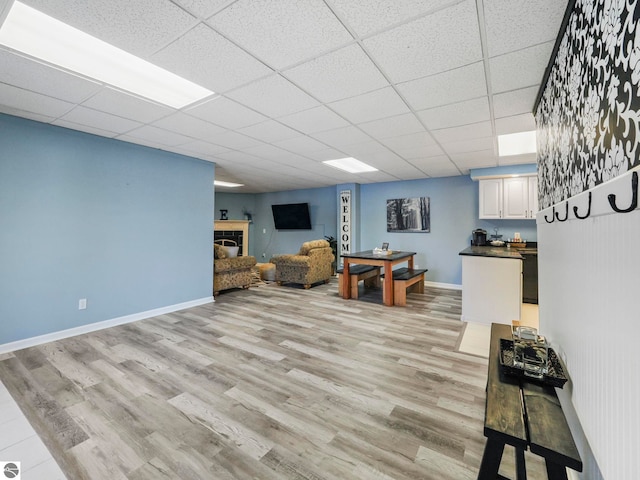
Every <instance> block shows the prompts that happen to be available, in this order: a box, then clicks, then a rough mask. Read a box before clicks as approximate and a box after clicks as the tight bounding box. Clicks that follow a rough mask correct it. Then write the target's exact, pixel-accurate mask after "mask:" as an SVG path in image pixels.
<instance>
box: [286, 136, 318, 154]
mask: <svg viewBox="0 0 640 480" xmlns="http://www.w3.org/2000/svg"><path fill="white" fill-rule="evenodd" d="M274 145H276V146H278V147H280V148H283V149H285V150H289V151H290V152H294V153H299V154H300V155H306V154H307V153H312V152H319V151H321V150H325V149H326V148H327V146H326V145H325V144H323V143H320V142H319V141H317V140H315V139H313V138H311V137H307V136H306V135H300V136H299V137H295V138H290V139H288V140H282V141H280V142H274Z"/></svg>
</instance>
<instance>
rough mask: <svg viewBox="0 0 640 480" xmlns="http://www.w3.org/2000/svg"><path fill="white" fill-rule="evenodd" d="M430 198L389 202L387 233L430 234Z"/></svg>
mask: <svg viewBox="0 0 640 480" xmlns="http://www.w3.org/2000/svg"><path fill="white" fill-rule="evenodd" d="M430 231H431V213H430V211H429V197H416V198H395V199H392V200H387V232H413V233H429V232H430Z"/></svg>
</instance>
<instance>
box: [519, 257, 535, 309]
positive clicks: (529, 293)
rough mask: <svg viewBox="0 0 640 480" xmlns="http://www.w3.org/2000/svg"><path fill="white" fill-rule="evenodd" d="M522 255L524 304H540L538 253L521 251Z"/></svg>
mask: <svg viewBox="0 0 640 480" xmlns="http://www.w3.org/2000/svg"><path fill="white" fill-rule="evenodd" d="M520 255H522V303H535V304H537V303H538V251H537V249H536V250H533V249H523V250H520Z"/></svg>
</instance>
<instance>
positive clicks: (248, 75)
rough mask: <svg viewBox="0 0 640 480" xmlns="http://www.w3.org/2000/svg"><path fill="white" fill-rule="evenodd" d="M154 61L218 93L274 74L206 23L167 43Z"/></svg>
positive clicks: (153, 58)
mask: <svg viewBox="0 0 640 480" xmlns="http://www.w3.org/2000/svg"><path fill="white" fill-rule="evenodd" d="M152 61H153V62H154V63H156V64H157V65H160V66H161V67H164V68H166V69H167V70H170V71H171V72H173V73H176V74H178V75H180V76H182V77H184V78H186V79H188V80H191V81H192V82H195V83H197V84H198V85H201V86H203V87H206V88H209V89H211V90H213V91H214V92H217V93H221V92H225V91H227V90H229V89H231V88H235V87H238V86H241V85H244V84H246V83H249V82H251V81H253V80H255V79H257V78H260V77H264V76H266V75H269V74H270V73H273V71H272V70H271V69H270V68H268V67H266V66H265V65H264V64H263V63H261V62H259V61H258V60H256V59H255V58H253V57H252V56H251V55H249V54H248V53H246V52H245V51H244V50H242V49H241V48H238V47H237V46H235V45H234V44H233V43H231V42H230V41H229V40H227V39H226V38H224V37H223V36H222V35H220V34H218V33H216V32H214V31H213V30H212V29H211V28H209V27H208V26H206V25H204V24H200V25H198V26H197V27H196V28H194V29H192V30H190V31H189V32H187V33H186V34H185V35H183V36H181V37H180V38H179V39H177V40H176V41H174V42H173V43H171V44H170V45H167V47H165V48H163V49H162V50H160V51H159V52H158V53H156V54H155V55H154V56H153V57H152Z"/></svg>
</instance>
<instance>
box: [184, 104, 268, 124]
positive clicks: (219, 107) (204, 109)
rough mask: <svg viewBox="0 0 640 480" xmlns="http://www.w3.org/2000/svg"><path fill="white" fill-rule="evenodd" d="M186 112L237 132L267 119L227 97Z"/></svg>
mask: <svg viewBox="0 0 640 480" xmlns="http://www.w3.org/2000/svg"><path fill="white" fill-rule="evenodd" d="M185 112H186V113H187V114H189V115H193V116H194V117H198V118H201V119H202V120H206V121H208V122H211V123H215V124H216V125H220V126H221V127H224V128H228V129H230V130H235V129H237V128H242V127H247V126H249V125H254V124H256V123H260V122H264V121H265V120H267V117H265V116H264V115H262V114H260V113H258V112H254V111H253V110H251V109H250V108H247V107H245V106H244V105H240V104H239V103H237V102H234V101H233V100H229V99H228V98H225V97H217V98H214V99H212V100H208V101H206V102H205V103H203V104H201V105H198V106H196V107H192V108H188V109H187V110H185Z"/></svg>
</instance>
